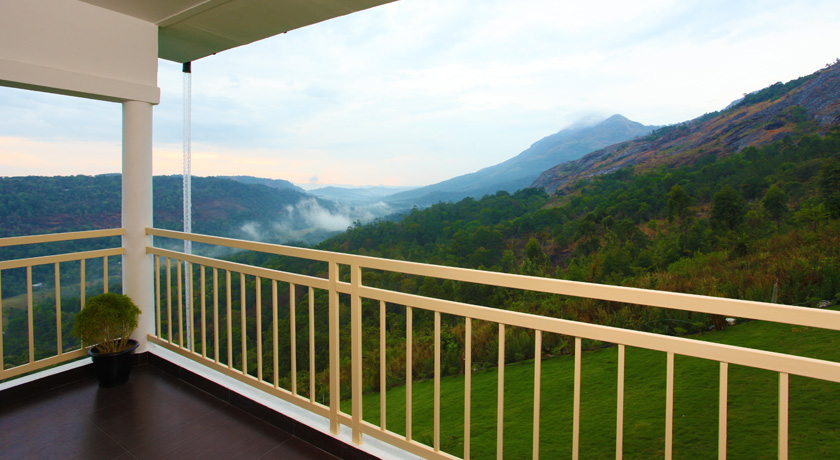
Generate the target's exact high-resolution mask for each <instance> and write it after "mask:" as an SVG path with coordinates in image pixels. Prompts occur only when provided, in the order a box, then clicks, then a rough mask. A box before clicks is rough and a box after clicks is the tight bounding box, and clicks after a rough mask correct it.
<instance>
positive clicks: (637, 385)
mask: <svg viewBox="0 0 840 460" xmlns="http://www.w3.org/2000/svg"><path fill="white" fill-rule="evenodd" d="M693 338H696V339H699V340H707V341H711V342H720V343H729V344H736V345H739V346H746V347H752V348H758V349H763V350H769V351H780V352H786V353H790V354H795V355H801V356H809V357H815V358H822V359H829V360H832V361H840V332H836V331H826V330H821V329H813V328H806V327H796V326H790V325H784V324H774V323H765V322H750V323H745V324H741V325H738V326H736V327H732V328H729V329H727V330H726V331H723V332H710V333H705V334H701V335H698V336H694V337H693ZM617 354H618V353H617V348H616V347H612V348H606V349H601V350H597V351H591V352H585V353H584V354H583V356H582V363H583V364H582V376H581V379H582V393H581V394H582V396H581V434H580V446H581V447H580V458H581V459H602V458H615V434H616V433H615V430H616V388H617V383H616V375H617V374H616V369H617V367H616V364H617ZM542 366H543V367H542V403H541V413H542V415H541V424H540V434H541V436H540V457H541V458H546V459H555V458H570V457H571V449H572V426H571V425H572V423H571V422H572V397H573V382H574V358H573V357H571V356H562V357H556V358H551V359H544V360H543V363H542ZM665 367H666V355H665V353H661V352H655V351H648V350H643V349H637V348H629V347H628V348H627V351H626V366H625V369H626V370H625V372H626V377H625V417H624V458H628V459H651V458H662V457H663V455H664V446H665V441H664V439H665ZM729 369H730V370H729V407H728V410H729V417H728V423H729V430H728V440H729V441H728V458H730V459H760V458H768V459H769V458H777V448H778V447H777V430H778V380H779V378H778V374H776V373H773V372H769V371H763V370H756V369H751V368H745V367H741V366H735V365H732V366H730V368H729ZM374 372H375V371H374ZM496 376H497V372H496V370H495V369H493V370H488V371H481V372H474V373H473V376H472V378H473V383H472V436H471V441H472V458H478V459H484V458H494V457H495V455H496V396H497V386H496V385H497V377H496ZM718 376H719V364H718V363H717V362H711V361H706V360H702V359H698V358H690V357H685V356H677V357H676V359H675V391H674V393H675V396H674V400H675V403H674V458H677V459H680V458H688V459H706V458H708V459H715V458H717V439H718V428H717V427H718ZM533 379H534V366H533V362H532V361H528V362H523V363H517V364H512V365H507V366H506V367H505V417H504V420H505V425H504V441H505V442H504V455H505V457H506V458H515V459H519V458H530V457H531V445H532V444H531V443H532V439H531V433H532V429H533V391H534V389H533ZM441 394H442V396H441V407H442V410H441V412H442V413H441V448H442V449H443V450H445V451H447V452H450V453H452V454H454V455H456V456H462V455H463V414H464V403H463V401H464V377H463V376H462V375H461V376H454V377H448V378H444V379H442V381H441ZM790 394H791V397H790V458H791V459H818V458H825V459H828V458H838V457H837V456H838V452H840V384H835V383H828V382H823V381H817V380H813V379H808V378H804V377H798V376H791V377H790ZM363 406H364V418H365V420H368V421H370V422H371V423H375V424H378V423H379V394H378V393H375V394H369V395H366V396H365V397H364V400H363ZM387 408H388V413H387V423H388V425H387V427H388V429H389V430H391V431H394V432H397V433H400V434H404V433H405V387H396V388H392V389H391V390H389V391H388V392H387ZM342 409H343V410H344V411H346V412H348V413H349V411H350V401H349V400H347V401H344V402H343V403H342ZM413 414H414V425H413V433H414V436H413V437H414V439H416V440H418V441H420V442H423V443H426V444H429V445H431V444H432V433H433V425H432V423H433V422H432V415H433V382H432V381H422V382H415V384H414V398H413Z"/></svg>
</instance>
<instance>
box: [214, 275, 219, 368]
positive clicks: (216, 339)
mask: <svg viewBox="0 0 840 460" xmlns="http://www.w3.org/2000/svg"><path fill="white" fill-rule="evenodd" d="M213 360H214V361H216V364H219V269H218V268H216V267H213Z"/></svg>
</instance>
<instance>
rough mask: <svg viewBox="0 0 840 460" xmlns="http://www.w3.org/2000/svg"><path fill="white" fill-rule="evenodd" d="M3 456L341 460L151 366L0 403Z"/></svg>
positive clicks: (7, 459)
mask: <svg viewBox="0 0 840 460" xmlns="http://www.w3.org/2000/svg"><path fill="white" fill-rule="evenodd" d="M0 458H2V459H4V460H11V459H56V458H61V459H84V460H96V459H119V460H129V459H138V460H142V459H169V458H172V459H289V460H294V459H324V460H327V459H330V460H334V459H336V457H334V456H332V455H330V454H328V453H326V452H324V451H322V450H320V449H318V448H317V447H314V446H312V445H311V444H307V443H306V442H304V441H302V440H301V439H300V438H297V437H294V436H292V435H291V434H289V433H288V432H286V431H283V430H281V429H279V428H277V427H275V426H273V425H270V424H268V423H266V422H264V421H263V420H260V419H258V418H256V417H254V416H252V415H250V414H248V413H246V412H244V411H242V410H240V409H238V408H236V407H234V406H232V405H230V404H228V403H226V402H224V401H222V400H219V399H217V398H215V397H213V396H210V395H209V394H207V393H205V392H203V391H201V390H198V389H197V388H195V387H193V386H191V385H188V384H186V383H185V382H184V381H182V380H178V379H176V378H174V377H172V376H170V375H168V374H166V373H164V372H163V371H161V370H160V369H157V368H156V367H154V366H150V365H144V366H138V367H135V369H134V371H133V372H132V374H131V379H130V380H129V382H128V383H127V384H125V385H123V386H119V387H116V388H99V387H98V385H97V383H96V381H95V379H93V378H90V379H84V380H81V381H77V382H74V383H72V384H69V385H66V386H63V387H60V388H57V389H55V390H51V391H48V392H46V393H43V394H41V395H39V396H36V397H33V398H29V399H26V400H23V401H21V402H19V403H15V404H12V405H8V406H5V407H2V408H0Z"/></svg>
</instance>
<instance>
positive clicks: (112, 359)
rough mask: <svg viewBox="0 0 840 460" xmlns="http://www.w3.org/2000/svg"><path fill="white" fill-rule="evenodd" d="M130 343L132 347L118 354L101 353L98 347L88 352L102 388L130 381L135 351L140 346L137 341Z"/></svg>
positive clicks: (130, 341)
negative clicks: (97, 349)
mask: <svg viewBox="0 0 840 460" xmlns="http://www.w3.org/2000/svg"><path fill="white" fill-rule="evenodd" d="M128 342H129V344H130V345H131V346H130V347H128V348H127V349H125V350H122V351H118V352H116V353H99V352H98V351H96V347H92V348H90V349H89V350H88V355H89V356H90V357H91V358H92V359H93V372H94V374H96V378H97V379H99V387H100V388H107V387H113V386H116V385H122V384H123V383H125V382H127V381H128V376H129V375H131V368H132V367H133V365H134V351H135V350H136V349H137V346H138V345H139V343H137V341H136V340H129V341H128Z"/></svg>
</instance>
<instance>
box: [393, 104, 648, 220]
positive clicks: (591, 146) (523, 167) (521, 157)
mask: <svg viewBox="0 0 840 460" xmlns="http://www.w3.org/2000/svg"><path fill="white" fill-rule="evenodd" d="M654 128H655V127H653V126H645V125H642V124H641V123H637V122H634V121H631V120H629V119H627V118H626V117H624V116H622V115H618V114H616V115H613V116H611V117H609V118H607V119H606V120H603V121H601V122H599V123H596V124H595V125H590V126H572V127H569V128H565V129H562V130H560V131H558V132H556V133H554V134H551V135H548V136H546V137H544V138H542V139H540V140H538V141H536V142H534V143H533V144H531V146H530V147H528V148H527V149H525V150H524V151H522V152H520V153H519V154H518V155H516V156H514V157H513V158H510V159H508V160H505V161H503V162H501V163H498V164H496V165H493V166H488V167H486V168H482V169H480V170H478V171H476V172H472V173H468V174H463V175H461V176H457V177H453V178H451V179H447V180H445V181H442V182H438V183H436V184H431V185H427V186H425V187H419V188H417V189H414V190H410V191H408V192H402V193H396V194H394V195H391V196H389V197H388V198H387V201H389V202H392V203H400V204H406V203H408V204H416V205H421V206H423V205H431V204H434V203H437V202H439V201H458V200H460V199H462V198H465V197H467V196H471V197H473V198H480V197H481V196H483V195H486V194H493V193H496V192H498V191H500V190H502V191H506V192H515V191H516V190H519V189H523V188H526V187H528V186H530V185H531V184H532V183H533V181H534V180H535V179H536V178H537V177H539V175H540V173H542V172H543V171H545V170H546V169H548V168H550V167H552V166H554V165H557V164H559V163H561V162H563V161H567V160H571V159H576V158H580V157H581V156H583V155H585V154H587V153H589V152H591V151H593V150H595V149H598V148H601V147H605V146H607V145H610V144H613V143H616V142H621V141H624V140H627V139H632V138H634V137H637V136H640V135H644V134H647V133H648V132H650V131H651V130H652V129H654Z"/></svg>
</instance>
